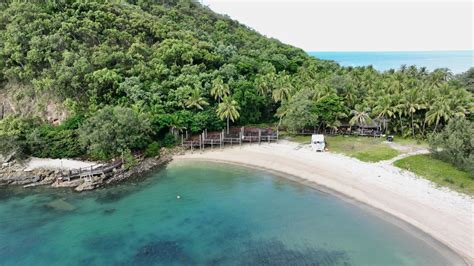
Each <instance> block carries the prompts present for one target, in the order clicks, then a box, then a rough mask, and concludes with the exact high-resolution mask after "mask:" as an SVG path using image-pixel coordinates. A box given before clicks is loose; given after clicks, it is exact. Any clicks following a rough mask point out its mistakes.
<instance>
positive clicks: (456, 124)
mask: <svg viewBox="0 0 474 266" xmlns="http://www.w3.org/2000/svg"><path fill="white" fill-rule="evenodd" d="M428 140H429V144H430V148H431V151H432V153H433V156H434V157H435V158H438V159H440V160H442V161H445V162H448V163H451V164H452V165H454V166H456V167H458V168H459V169H462V170H464V171H466V172H468V173H469V174H470V176H471V177H472V178H473V179H474V123H473V122H470V121H467V120H456V121H450V122H449V124H448V125H447V126H446V127H445V128H444V129H443V130H442V131H441V132H440V133H439V134H434V135H432V136H430V138H429V139H428Z"/></svg>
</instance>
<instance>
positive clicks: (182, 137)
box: [181, 133, 184, 146]
mask: <svg viewBox="0 0 474 266" xmlns="http://www.w3.org/2000/svg"><path fill="white" fill-rule="evenodd" d="M183 144H184V136H183V133H181V146H183Z"/></svg>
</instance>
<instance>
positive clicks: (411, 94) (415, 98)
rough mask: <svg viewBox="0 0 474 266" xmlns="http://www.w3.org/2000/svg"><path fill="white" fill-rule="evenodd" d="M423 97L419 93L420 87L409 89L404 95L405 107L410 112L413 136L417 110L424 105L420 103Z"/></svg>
mask: <svg viewBox="0 0 474 266" xmlns="http://www.w3.org/2000/svg"><path fill="white" fill-rule="evenodd" d="M420 101H421V98H420V97H419V94H418V88H414V89H411V90H409V91H408V92H407V93H405V94H404V97H403V107H404V109H405V110H406V112H408V113H409V114H410V118H411V129H412V134H413V137H415V123H414V118H413V116H414V114H415V113H416V111H418V110H420V109H422V108H423V107H424V106H423V104H421V103H420Z"/></svg>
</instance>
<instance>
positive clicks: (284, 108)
mask: <svg viewBox="0 0 474 266" xmlns="http://www.w3.org/2000/svg"><path fill="white" fill-rule="evenodd" d="M290 107H291V106H290V104H289V103H288V102H284V103H282V104H281V106H280V107H279V108H278V109H277V111H276V114H275V116H276V117H278V118H279V121H278V128H280V125H281V121H282V120H283V117H285V116H286V115H287V114H288V113H289V112H290Z"/></svg>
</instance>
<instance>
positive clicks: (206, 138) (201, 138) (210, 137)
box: [181, 127, 278, 151]
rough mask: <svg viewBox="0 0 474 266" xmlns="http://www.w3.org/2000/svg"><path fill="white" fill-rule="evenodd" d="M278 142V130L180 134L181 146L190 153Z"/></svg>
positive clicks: (238, 130) (250, 129) (256, 129)
mask: <svg viewBox="0 0 474 266" xmlns="http://www.w3.org/2000/svg"><path fill="white" fill-rule="evenodd" d="M276 141H278V130H276V131H274V130H272V129H262V128H245V127H241V128H232V129H231V130H230V131H229V133H226V132H225V131H224V130H222V131H221V132H218V131H214V132H208V131H207V129H206V130H204V131H203V132H202V133H201V134H199V135H193V136H188V133H187V132H186V133H185V134H181V146H183V147H187V148H190V149H191V150H192V151H193V150H195V149H199V150H200V151H202V150H203V149H204V148H206V147H208V148H211V149H214V148H223V147H224V146H225V145H230V146H233V145H240V146H242V144H244V143H255V144H261V143H270V142H276Z"/></svg>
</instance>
